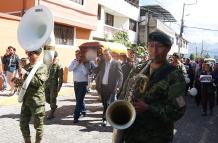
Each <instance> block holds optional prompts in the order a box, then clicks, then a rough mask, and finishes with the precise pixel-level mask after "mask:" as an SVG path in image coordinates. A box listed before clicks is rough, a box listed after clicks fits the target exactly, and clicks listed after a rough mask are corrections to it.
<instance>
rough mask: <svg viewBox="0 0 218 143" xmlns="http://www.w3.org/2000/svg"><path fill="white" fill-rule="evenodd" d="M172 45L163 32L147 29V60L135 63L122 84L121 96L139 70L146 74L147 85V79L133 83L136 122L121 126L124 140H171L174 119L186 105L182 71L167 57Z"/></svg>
mask: <svg viewBox="0 0 218 143" xmlns="http://www.w3.org/2000/svg"><path fill="white" fill-rule="evenodd" d="M171 46H172V42H171V40H170V38H169V37H168V36H167V35H166V34H164V33H162V32H158V31H157V32H152V33H150V34H149V37H148V52H149V57H150V60H148V61H145V62H142V63H139V64H138V65H136V67H135V68H133V69H132V70H131V72H130V74H129V77H128V78H127V80H126V82H125V84H124V87H123V90H122V91H121V95H120V98H121V99H122V97H123V96H125V94H126V93H125V92H126V91H129V90H126V89H127V87H131V86H133V85H130V86H128V84H129V83H130V84H131V82H130V81H131V78H133V77H134V76H136V75H138V73H142V77H144V75H146V76H147V77H148V78H149V82H148V83H147V84H148V86H147V89H144V88H143V87H144V84H146V83H142V82H137V81H136V83H135V85H134V86H133V87H132V90H133V99H132V102H133V106H134V107H135V110H136V113H137V115H136V119H135V122H134V123H133V124H132V125H131V126H130V127H129V128H127V129H125V130H124V135H123V142H125V143H171V141H172V139H173V130H174V122H175V121H177V120H178V119H180V118H181V117H182V116H183V114H184V113H185V109H186V103H185V100H184V95H185V88H186V85H185V80H184V76H183V75H182V73H181V72H180V71H179V70H178V69H177V68H175V67H173V66H172V65H170V64H169V63H168V62H167V60H166V57H167V53H168V52H169V51H170V48H171ZM149 61H150V62H149ZM147 64H148V65H147ZM144 67H146V68H144ZM141 71H143V72H141ZM140 81H142V80H140ZM141 87H142V88H141ZM136 90H138V92H136ZM134 93H135V95H134ZM136 93H137V94H136Z"/></svg>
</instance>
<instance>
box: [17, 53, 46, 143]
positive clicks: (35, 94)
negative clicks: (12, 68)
mask: <svg viewBox="0 0 218 143" xmlns="http://www.w3.org/2000/svg"><path fill="white" fill-rule="evenodd" d="M41 52H42V49H39V50H36V51H31V52H27V54H28V57H29V60H30V63H29V64H28V65H27V66H25V68H24V69H20V73H21V74H22V75H24V79H26V78H27V76H28V74H29V73H30V71H31V70H32V68H33V67H34V65H35V64H36V63H37V62H38V61H39V57H40V54H41ZM47 78H48V74H47V67H46V65H44V64H42V65H41V66H40V67H39V68H38V70H37V71H36V73H35V74H34V76H33V78H32V80H31V81H30V84H29V86H28V88H27V90H26V93H25V95H24V99H23V104H22V107H21V114H20V129H21V132H22V134H23V137H24V140H25V143H31V138H30V129H29V123H30V120H31V117H33V124H34V128H35V129H36V141H35V142H36V143H40V142H41V140H42V135H43V124H44V123H43V122H44V117H45V89H44V86H45V81H46V80H47Z"/></svg>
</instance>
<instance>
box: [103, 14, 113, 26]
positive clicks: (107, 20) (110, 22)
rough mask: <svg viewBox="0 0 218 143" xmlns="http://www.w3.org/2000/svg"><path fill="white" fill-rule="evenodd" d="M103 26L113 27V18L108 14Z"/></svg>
mask: <svg viewBox="0 0 218 143" xmlns="http://www.w3.org/2000/svg"><path fill="white" fill-rule="evenodd" d="M105 24H107V25H110V26H114V16H113V15H111V14H109V13H106V15H105Z"/></svg>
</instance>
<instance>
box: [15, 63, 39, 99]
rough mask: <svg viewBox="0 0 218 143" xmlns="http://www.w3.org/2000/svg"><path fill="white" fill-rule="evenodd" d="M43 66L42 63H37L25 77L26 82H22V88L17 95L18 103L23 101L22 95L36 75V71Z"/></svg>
mask: <svg viewBox="0 0 218 143" xmlns="http://www.w3.org/2000/svg"><path fill="white" fill-rule="evenodd" d="M42 64H43V61H42V60H40V61H38V62H37V63H36V64H35V65H34V67H33V69H32V70H31V71H30V73H29V75H28V76H27V78H26V80H25V81H24V83H23V85H22V87H21V90H20V92H19V95H18V102H22V101H23V98H24V95H25V93H26V90H27V88H28V86H29V84H30V81H31V80H32V78H33V76H34V74H35V73H36V71H37V70H38V68H39V67H40V66H41V65H42Z"/></svg>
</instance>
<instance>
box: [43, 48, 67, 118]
mask: <svg viewBox="0 0 218 143" xmlns="http://www.w3.org/2000/svg"><path fill="white" fill-rule="evenodd" d="M62 84H63V67H62V66H61V65H60V63H59V61H58V53H57V51H55V53H54V59H53V61H52V64H51V65H50V66H49V77H48V80H47V81H46V87H45V97H46V102H47V103H49V104H50V107H51V111H50V113H49V115H48V116H47V119H52V118H54V113H55V110H56V108H57V96H58V92H59V91H60V89H61V86H62Z"/></svg>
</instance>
